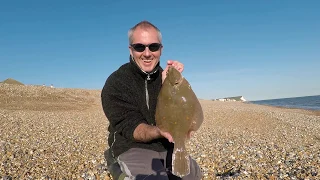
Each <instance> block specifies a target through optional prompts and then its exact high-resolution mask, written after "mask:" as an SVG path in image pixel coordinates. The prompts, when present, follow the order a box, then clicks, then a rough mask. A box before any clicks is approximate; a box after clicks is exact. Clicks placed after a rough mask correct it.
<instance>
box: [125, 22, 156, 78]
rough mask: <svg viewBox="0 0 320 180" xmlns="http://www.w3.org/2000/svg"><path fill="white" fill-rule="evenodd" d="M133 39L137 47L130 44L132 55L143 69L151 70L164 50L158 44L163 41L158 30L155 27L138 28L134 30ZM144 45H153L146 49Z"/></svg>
mask: <svg viewBox="0 0 320 180" xmlns="http://www.w3.org/2000/svg"><path fill="white" fill-rule="evenodd" d="M132 39H133V42H132V44H133V45H135V48H133V47H132V46H129V50H130V54H131V56H132V57H133V58H134V60H135V61H136V63H137V64H138V66H139V67H140V68H141V69H142V70H143V71H145V72H151V71H152V70H153V69H154V68H155V66H156V65H157V63H158V62H159V60H160V56H161V51H162V46H161V47H160V48H158V47H159V45H158V44H160V43H161V42H160V41H159V39H158V32H157V30H155V29H154V28H148V29H141V28H137V29H136V30H135V31H134V32H133V35H132ZM154 43H157V44H154ZM143 45H145V46H147V45H151V46H150V47H146V48H145V49H144V46H143ZM143 49H144V50H143ZM142 50H143V51H142ZM139 51H142V52H139Z"/></svg>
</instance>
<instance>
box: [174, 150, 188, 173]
mask: <svg viewBox="0 0 320 180" xmlns="http://www.w3.org/2000/svg"><path fill="white" fill-rule="evenodd" d="M189 173H190V159H189V154H188V152H187V150H186V149H185V148H176V147H175V148H174V150H173V154H172V174H174V175H176V176H178V177H180V178H181V177H183V176H186V175H188V174H189Z"/></svg>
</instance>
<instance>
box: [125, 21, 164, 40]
mask: <svg viewBox="0 0 320 180" xmlns="http://www.w3.org/2000/svg"><path fill="white" fill-rule="evenodd" d="M137 28H142V29H149V28H154V29H155V30H157V32H158V39H159V41H160V43H161V42H162V34H161V32H160V30H159V29H158V28H157V27H156V26H155V25H153V24H152V23H150V22H149V21H141V22H139V23H138V24H136V25H135V26H133V27H132V28H130V30H129V31H128V37H129V44H132V42H133V37H132V36H133V32H134V31H135V30H136V29H137Z"/></svg>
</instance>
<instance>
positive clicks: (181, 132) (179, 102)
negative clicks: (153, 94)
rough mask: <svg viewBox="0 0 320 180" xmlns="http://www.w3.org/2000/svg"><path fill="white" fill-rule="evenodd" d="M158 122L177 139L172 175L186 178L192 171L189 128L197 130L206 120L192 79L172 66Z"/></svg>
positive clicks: (163, 93)
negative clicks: (187, 146)
mask: <svg viewBox="0 0 320 180" xmlns="http://www.w3.org/2000/svg"><path fill="white" fill-rule="evenodd" d="M155 119H156V125H157V127H159V128H160V129H161V130H162V131H165V132H169V133H170V134H171V135H172V137H173V140H174V150H173V155H172V174H174V175H176V176H179V177H183V176H186V175H188V174H189V173H190V159H189V154H188V152H187V150H186V147H185V142H186V140H187V135H188V133H189V131H196V130H198V129H199V128H200V126H201V124H202V122H203V111H202V107H201V105H200V102H199V100H198V98H197V96H196V95H195V93H194V92H193V90H192V88H191V86H190V84H189V82H188V81H187V80H186V79H185V78H184V77H183V76H182V75H181V73H180V72H179V71H177V70H176V69H175V68H174V67H171V66H170V67H169V69H168V72H167V77H166V79H165V80H164V82H163V85H162V87H161V90H160V93H159V96H158V101H157V108H156V114H155Z"/></svg>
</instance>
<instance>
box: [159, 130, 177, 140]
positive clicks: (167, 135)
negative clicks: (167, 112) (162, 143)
mask: <svg viewBox="0 0 320 180" xmlns="http://www.w3.org/2000/svg"><path fill="white" fill-rule="evenodd" d="M159 133H160V135H161V136H162V137H165V138H167V139H168V141H169V142H171V143H174V141H173V138H172V136H171V134H170V133H168V132H164V131H161V130H160V129H159Z"/></svg>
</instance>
